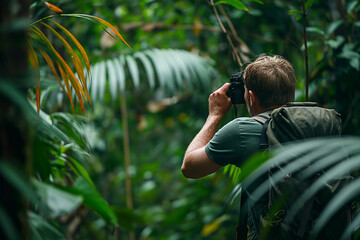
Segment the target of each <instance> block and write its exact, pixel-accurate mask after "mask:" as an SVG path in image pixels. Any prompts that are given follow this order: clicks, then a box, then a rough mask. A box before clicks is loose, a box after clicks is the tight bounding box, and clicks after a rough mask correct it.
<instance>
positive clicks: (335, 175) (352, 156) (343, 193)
mask: <svg viewBox="0 0 360 240" xmlns="http://www.w3.org/2000/svg"><path fill="white" fill-rule="evenodd" d="M273 154H274V155H273V157H271V158H270V159H268V158H269V156H267V155H266V154H265V155H256V156H255V157H254V158H251V159H249V160H248V161H247V162H246V163H245V164H244V166H243V167H242V168H241V174H240V176H236V179H237V180H239V182H241V184H242V186H244V187H245V188H246V187H248V186H251V185H253V184H254V183H255V182H256V181H259V179H260V178H261V176H264V174H265V175H266V174H267V172H268V170H269V169H271V168H273V167H274V166H281V171H278V172H275V173H274V174H273V175H272V176H271V180H270V179H268V178H267V179H266V180H264V181H263V182H262V183H261V184H259V185H258V186H257V187H256V188H255V190H254V191H252V192H251V196H252V200H253V201H252V202H250V201H249V203H248V204H250V205H251V204H253V202H256V201H257V200H259V199H260V198H261V197H262V196H263V195H264V194H268V191H269V186H270V181H271V185H276V184H278V183H279V182H280V181H282V179H283V178H284V174H292V175H294V174H296V176H297V179H298V180H299V181H311V179H313V177H314V176H315V175H316V174H320V175H319V176H318V177H317V178H315V179H314V180H313V182H312V183H311V185H310V187H309V188H308V189H306V190H305V191H304V192H302V193H300V194H299V197H298V198H297V200H296V201H295V202H294V204H293V205H292V206H291V208H290V210H289V215H290V218H289V221H292V220H291V216H295V215H296V214H297V213H298V212H300V211H301V210H302V209H303V207H304V204H305V203H306V202H307V201H308V200H309V199H310V198H312V197H313V196H315V195H316V194H318V193H319V192H320V191H321V190H322V189H324V185H326V184H328V183H331V182H332V181H334V180H337V179H345V177H346V176H349V174H351V175H352V176H354V177H355V179H353V180H351V178H350V179H349V180H348V178H346V180H347V181H349V183H348V184H347V185H346V186H345V187H343V188H342V189H341V190H340V191H338V192H334V194H333V195H332V199H328V200H329V201H328V202H326V203H325V204H326V205H325V206H324V209H323V210H322V211H321V213H320V215H319V217H318V221H317V222H316V224H315V226H314V229H313V230H314V233H315V235H314V237H316V234H318V233H319V232H320V231H321V230H322V229H323V228H324V227H325V226H326V224H327V223H328V222H329V221H330V219H331V218H332V217H333V216H334V215H335V214H336V213H337V211H338V210H339V209H342V208H343V207H345V206H346V205H349V202H352V201H357V199H358V198H359V196H360V187H359V179H356V177H358V176H357V175H356V174H354V173H356V172H357V171H359V170H360V138H359V137H349V136H348V137H341V138H340V137H338V138H321V139H313V140H308V141H304V142H295V143H291V144H285V145H283V147H281V148H279V149H277V150H275V151H274V152H273ZM267 159H268V160H267ZM252 161H253V163H251V162H252ZM256 165H258V167H256ZM241 175H243V176H241ZM234 177H235V176H234ZM238 194H239V191H238V193H237V195H238ZM353 219H354V221H353V223H352V225H351V226H349V228H351V229H350V230H349V229H348V230H346V231H345V232H344V235H343V236H344V237H345V236H348V235H349V234H351V233H352V232H353V231H354V230H355V229H357V228H358V227H359V226H360V225H359V223H360V220H359V219H360V216H353ZM356 222H357V225H356V226H354V224H355V223H356Z"/></svg>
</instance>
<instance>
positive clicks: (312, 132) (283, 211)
mask: <svg viewBox="0 0 360 240" xmlns="http://www.w3.org/2000/svg"><path fill="white" fill-rule="evenodd" d="M253 118H254V119H255V120H256V121H258V122H260V123H262V124H263V129H262V135H261V140H260V149H261V150H266V151H267V150H269V149H270V150H271V149H272V148H274V147H283V144H284V143H287V142H293V141H299V140H305V139H311V138H316V137H324V136H338V135H340V134H341V116H340V114H338V113H337V112H336V111H335V110H332V109H325V108H321V107H318V106H317V104H316V103H310V102H306V103H289V104H287V105H286V106H283V107H280V108H277V109H275V110H273V111H271V112H270V113H269V112H268V113H265V114H261V115H257V116H255V117H253ZM289 154H291V153H289ZM285 167H286V166H284V165H275V166H272V168H271V169H268V173H267V176H263V179H264V178H268V179H269V182H270V188H269V194H268V196H265V199H266V203H267V206H266V207H265V208H264V210H263V211H262V214H261V216H260V217H259V218H258V219H254V218H256V216H254V214H253V213H252V209H251V208H249V209H248V211H249V212H248V213H247V214H244V213H241V211H240V220H241V221H242V224H244V222H243V220H242V219H244V215H248V216H247V217H251V218H253V219H252V220H253V223H254V225H256V226H255V229H256V239H276V240H279V239H286V240H287V239H309V237H310V235H311V234H312V227H313V225H314V224H315V222H316V220H317V217H318V215H319V213H320V212H321V211H322V210H323V207H324V206H325V205H326V202H327V201H328V200H329V199H330V198H331V196H332V195H333V194H336V193H337V192H338V191H340V190H341V188H342V187H343V186H345V185H346V184H347V183H348V182H349V181H351V180H352V177H351V176H350V174H349V175H347V176H344V177H342V178H340V179H334V180H333V181H331V182H328V183H326V184H324V187H323V188H322V190H321V191H319V192H318V193H316V194H315V195H313V196H311V197H310V198H309V199H308V201H307V202H305V203H304V205H303V207H302V209H301V211H299V212H297V213H296V214H295V215H294V214H292V213H291V212H290V211H289V209H290V208H291V206H292V205H293V204H294V203H295V202H296V200H298V198H299V196H300V195H301V193H302V192H304V191H305V190H306V189H308V188H309V187H310V186H311V184H312V183H313V182H314V181H315V180H316V179H317V178H319V176H321V174H325V173H326V169H323V170H322V171H321V172H317V173H316V174H314V175H313V176H311V177H307V178H306V179H303V178H301V176H298V175H299V174H298V171H296V170H294V171H293V172H286V171H284V169H285ZM306 167H309V168H311V165H308V166H306ZM279 176H281V179H280V180H279ZM276 179H277V180H276ZM249 191H250V194H251V190H250V189H247V192H248V193H249ZM245 195H246V194H245ZM241 201H242V202H244V199H243V197H242V200H241ZM262 201H264V199H262ZM242 209H244V208H242ZM245 211H246V210H245ZM349 214H350V207H349V208H347V207H346V209H341V211H339V214H337V215H336V219H333V220H331V221H330V222H329V224H328V225H327V227H326V228H325V230H324V231H323V232H321V233H319V234H318V238H317V239H339V237H340V236H339V234H341V233H342V232H343V231H341V230H343V229H344V228H345V227H346V226H347V225H348V224H349ZM241 216H242V217H241ZM240 224H241V223H240ZM240 228H241V227H240ZM334 229H339V231H334ZM328 230H330V231H328ZM243 231H244V226H243ZM334 232H335V233H334ZM239 235H242V237H238V239H245V238H246V237H244V236H245V235H246V234H244V233H239V232H238V236H239Z"/></svg>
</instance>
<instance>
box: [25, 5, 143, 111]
mask: <svg viewBox="0 0 360 240" xmlns="http://www.w3.org/2000/svg"><path fill="white" fill-rule="evenodd" d="M45 4H46V5H47V6H48V7H49V8H50V9H51V10H53V11H55V12H57V13H59V15H51V16H47V17H45V18H43V19H40V20H38V21H36V22H34V23H32V24H31V25H30V28H29V29H30V31H29V35H30V41H31V42H33V44H36V46H37V50H38V51H40V52H41V55H42V56H43V57H44V59H45V61H46V63H47V64H48V65H49V67H50V69H51V72H52V73H53V74H54V76H55V78H56V80H57V81H58V83H59V85H60V86H61V88H62V90H63V91H64V93H65V95H66V96H67V97H68V98H69V100H70V102H71V105H72V108H73V111H74V112H75V107H74V102H73V96H72V91H73V90H74V92H75V94H76V96H77V99H78V101H79V103H80V107H81V109H82V110H84V100H85V101H88V102H89V103H91V99H90V95H89V92H88V86H87V82H86V76H87V77H88V78H90V77H91V72H90V63H89V59H88V56H87V54H86V52H85V50H84V48H83V47H82V45H81V44H80V43H79V41H78V40H77V39H76V38H75V37H74V35H73V34H71V33H70V32H69V31H68V30H67V29H66V28H65V27H63V26H62V25H60V24H59V23H57V22H55V21H52V20H51V18H54V17H59V16H61V17H77V18H82V19H86V20H89V21H91V22H94V23H97V24H100V25H101V26H102V27H103V28H104V30H105V31H106V32H107V30H106V29H105V27H107V28H110V29H111V30H112V31H113V32H114V33H115V35H113V34H112V33H109V32H108V34H110V36H112V37H113V38H114V39H116V40H117V41H118V42H120V43H121V42H123V43H125V44H126V45H127V46H128V47H129V48H130V49H131V50H132V48H131V47H130V45H129V44H128V43H127V42H126V41H125V39H124V38H123V37H122V36H121V34H120V33H119V32H118V31H117V30H116V29H115V28H114V27H113V26H112V25H111V24H110V23H108V22H107V21H105V20H103V19H101V18H99V17H96V16H91V15H86V14H60V13H61V9H59V8H57V7H56V6H54V5H52V4H47V3H45ZM46 21H47V22H49V23H52V24H53V25H54V26H55V27H56V28H57V29H59V30H61V32H63V33H64V34H65V35H66V37H67V39H69V40H67V39H65V38H64V37H63V36H61V35H60V34H59V32H58V31H57V29H55V28H53V27H51V26H50V25H49V24H47V23H46ZM38 23H40V24H42V25H43V26H45V27H46V28H47V29H49V30H50V31H51V32H52V33H53V34H54V35H55V37H56V38H57V39H58V40H60V42H61V43H62V45H63V46H64V47H65V49H66V52H67V53H68V54H69V56H70V58H71V60H72V63H73V67H74V68H75V72H76V75H75V74H74V72H73V70H72V69H71V67H70V66H69V64H68V62H67V61H65V60H64V58H63V56H61V55H60V54H59V53H58V52H57V51H56V49H55V48H54V47H53V45H52V43H51V42H50V41H49V39H48V38H47V37H46V36H45V34H44V33H43V32H42V31H41V30H40V29H39V28H37V27H36V26H35V25H36V24H38ZM119 39H120V40H119ZM70 43H71V44H70ZM72 45H75V47H76V49H77V50H79V52H80V56H78V54H76V52H75V50H74V48H73V46H72ZM29 57H30V61H31V63H32V65H33V67H34V69H35V71H36V72H38V71H39V70H38V69H39V68H38V65H39V64H38V60H37V56H36V53H35V51H34V48H33V45H32V44H31V43H30V44H29ZM80 57H81V58H80ZM52 58H53V59H54V60H55V63H56V64H54V63H53V61H52V60H51V59H52ZM131 60H132V59H129V60H128V61H129V62H130V63H129V64H130V65H131V66H133V65H134V63H132V62H131ZM82 62H84V63H85V67H86V70H87V71H86V73H84V71H83V64H82ZM56 66H57V67H58V71H59V72H60V74H61V77H62V79H63V81H64V85H65V87H66V91H65V88H64V87H63V85H62V83H61V82H60V78H59V74H58V72H57V69H56ZM101 69H102V68H100V70H101ZM131 69H132V70H133V71H134V70H136V68H135V69H134V68H131ZM36 76H38V77H36V79H37V80H36V81H37V85H36V102H37V108H38V109H40V75H39V74H36ZM95 82H96V81H95ZM102 82H104V81H100V82H98V83H100V85H99V86H100V87H101V89H103V88H104V85H102V84H101V83H102ZM101 89H100V91H99V94H100V96H103V93H104V91H102V90H101ZM83 99H84V100H83ZM38 111H39V110H38Z"/></svg>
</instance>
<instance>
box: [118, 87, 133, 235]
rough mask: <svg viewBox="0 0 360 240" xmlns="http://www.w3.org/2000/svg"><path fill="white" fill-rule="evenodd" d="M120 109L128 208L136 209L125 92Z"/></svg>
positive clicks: (122, 95) (121, 94) (122, 93)
mask: <svg viewBox="0 0 360 240" xmlns="http://www.w3.org/2000/svg"><path fill="white" fill-rule="evenodd" d="M120 107H121V119H122V126H123V148H124V168H125V176H126V178H125V186H126V206H127V208H129V209H133V208H134V204H133V197H132V187H131V174H130V138H129V125H128V113H127V107H126V98H125V96H124V92H121V91H120ZM129 237H130V240H135V232H134V231H131V232H129Z"/></svg>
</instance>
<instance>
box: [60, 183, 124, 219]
mask: <svg viewBox="0 0 360 240" xmlns="http://www.w3.org/2000/svg"><path fill="white" fill-rule="evenodd" d="M57 186H58V187H59V188H60V189H63V190H64V191H67V192H69V193H72V194H75V195H79V196H81V197H82V198H83V199H84V200H83V204H84V205H85V206H87V207H88V208H89V209H91V210H92V211H94V212H95V213H97V214H98V215H99V216H100V217H101V218H103V219H104V220H105V221H106V222H107V223H108V224H113V225H115V226H117V225H118V220H117V217H116V215H115V213H114V212H113V210H112V209H111V208H110V206H109V204H108V203H107V202H106V201H105V200H104V199H103V198H102V197H101V196H100V195H99V193H98V191H97V190H96V189H95V187H93V186H91V185H90V184H89V183H88V182H87V181H86V180H85V179H83V178H81V177H79V178H78V179H77V180H76V181H75V183H74V186H73V187H64V186H60V185H57Z"/></svg>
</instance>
